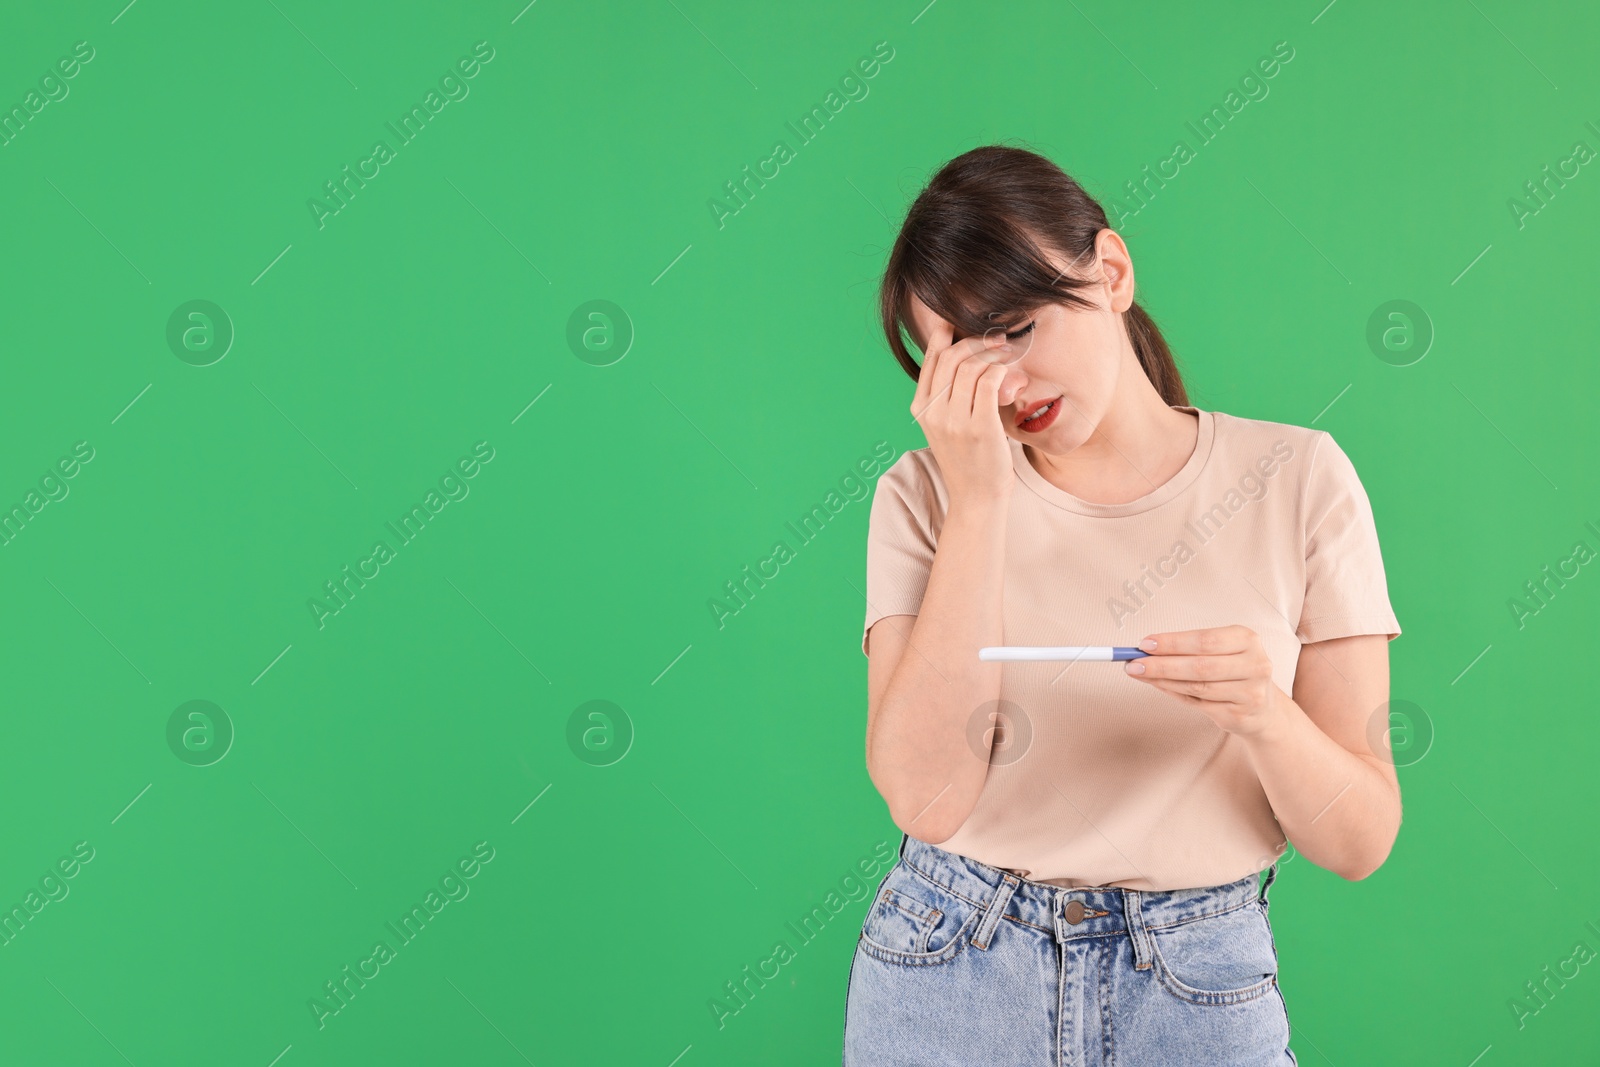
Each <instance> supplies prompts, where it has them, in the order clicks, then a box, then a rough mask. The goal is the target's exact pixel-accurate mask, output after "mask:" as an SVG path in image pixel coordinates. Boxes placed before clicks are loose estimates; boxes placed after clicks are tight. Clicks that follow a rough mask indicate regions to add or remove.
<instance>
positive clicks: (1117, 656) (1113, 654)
mask: <svg viewBox="0 0 1600 1067" xmlns="http://www.w3.org/2000/svg"><path fill="white" fill-rule="evenodd" d="M1149 654H1150V653H1148V652H1146V651H1144V650H1143V649H1140V648H1126V647H1124V646H1122V645H992V646H990V647H988V648H980V649H978V658H979V659H984V660H1001V661H1003V662H1008V663H1014V662H1032V661H1035V660H1090V661H1094V660H1100V661H1112V660H1126V659H1139V658H1141V657H1143V656H1148V655H1149Z"/></svg>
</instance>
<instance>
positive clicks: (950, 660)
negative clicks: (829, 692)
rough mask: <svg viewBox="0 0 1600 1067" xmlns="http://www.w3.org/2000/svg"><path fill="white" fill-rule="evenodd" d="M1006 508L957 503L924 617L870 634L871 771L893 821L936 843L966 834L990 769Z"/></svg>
mask: <svg viewBox="0 0 1600 1067" xmlns="http://www.w3.org/2000/svg"><path fill="white" fill-rule="evenodd" d="M1007 507H1008V503H1007V501H1006V500H1005V499H1003V498H1001V497H999V496H996V497H994V498H993V499H988V500H984V499H967V500H957V501H953V502H952V503H951V506H950V511H949V513H948V514H947V515H946V517H945V521H944V527H943V529H942V530H941V532H940V534H939V547H938V551H937V552H936V554H935V555H934V558H933V565H932V567H931V568H930V570H929V572H928V588H927V591H926V593H925V594H924V596H923V599H922V607H921V610H920V612H919V613H918V614H917V615H892V616H890V617H888V618H885V619H880V620H879V621H878V622H877V623H874V624H873V627H872V630H871V632H870V634H869V635H868V638H867V660H868V665H867V690H868V694H867V773H868V774H869V775H870V776H871V777H872V784H873V785H875V786H876V787H877V789H878V792H879V793H881V794H882V795H883V798H884V800H885V801H886V802H887V803H888V805H889V814H890V816H891V817H892V818H893V819H894V822H895V825H896V826H898V827H900V829H902V830H904V831H905V832H906V833H908V834H910V835H911V836H912V837H915V838H918V839H919V840H922V841H926V842H928V843H929V844H934V845H936V844H938V843H939V842H941V841H944V840H946V839H947V838H949V837H950V836H951V835H952V834H954V833H955V832H956V831H957V830H958V829H960V828H961V824H962V823H964V822H965V821H966V819H967V816H968V815H969V814H971V812H972V809H973V807H975V806H976V805H977V803H978V795H979V793H981V792H982V791H983V783H984V779H985V778H987V777H988V773H989V760H988V754H989V750H990V748H991V746H992V743H993V740H994V735H993V730H994V723H993V722H991V721H989V720H987V719H986V718H985V717H984V716H985V712H987V711H989V710H991V708H992V707H993V702H994V701H996V700H997V699H998V698H999V694H1000V667H1001V664H999V663H997V662H984V661H981V660H979V659H978V649H979V648H981V647H983V646H985V645H998V644H1000V643H1001V590H1002V588H1003V584H1002V568H1003V566H1004V563H1005V533H1006V515H1007ZM908 631H909V632H908ZM985 705H989V707H986V706H985ZM980 753H981V755H980Z"/></svg>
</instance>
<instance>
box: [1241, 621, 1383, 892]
mask: <svg viewBox="0 0 1600 1067" xmlns="http://www.w3.org/2000/svg"><path fill="white" fill-rule="evenodd" d="M1272 692H1273V694H1274V695H1275V697H1276V698H1277V699H1276V700H1275V701H1274V702H1273V711H1272V713H1271V714H1269V715H1267V716H1266V717H1265V718H1264V719H1263V720H1262V722H1261V725H1260V728H1259V729H1258V730H1255V731H1253V732H1250V733H1245V734H1242V735H1241V736H1242V739H1243V740H1244V743H1245V751H1246V752H1248V753H1249V756H1250V762H1251V765H1252V766H1253V767H1254V768H1255V771H1256V774H1257V776H1258V777H1259V778H1260V779H1261V785H1262V788H1263V789H1265V790H1266V794H1267V799H1268V800H1269V801H1271V803H1272V810H1273V811H1274V812H1275V813H1276V814H1277V817H1278V824H1279V825H1280V826H1282V827H1283V830H1284V834H1285V835H1286V836H1287V837H1288V838H1289V840H1290V841H1293V842H1294V846H1295V848H1296V849H1297V850H1298V851H1299V852H1300V853H1301V854H1302V855H1304V856H1305V857H1306V858H1307V859H1309V860H1310V861H1311V862H1312V863H1315V864H1316V865H1317V866H1319V867H1322V868H1325V869H1327V870H1330V871H1333V872H1334V873H1335V874H1337V875H1339V876H1340V877H1342V878H1347V879H1350V880H1351V881H1356V880H1359V879H1362V878H1365V877H1367V875H1369V874H1371V873H1372V872H1373V871H1376V870H1377V869H1378V868H1379V867H1381V866H1382V865H1383V862H1384V860H1386V859H1388V857H1389V850H1390V849H1391V848H1393V847H1394V841H1395V837H1396V836H1397V835H1398V834H1399V832H1400V819H1401V808H1400V781H1399V779H1398V778H1397V777H1396V775H1395V770H1394V758H1393V755H1392V753H1391V752H1390V750H1389V745H1388V731H1389V639H1388V637H1387V636H1386V635H1384V634H1361V635H1359V636H1356V637H1341V638H1337V639H1335V640H1332V641H1318V642H1316V643H1315V644H1309V645H1305V646H1303V647H1302V648H1301V650H1300V661H1299V665H1298V666H1297V667H1296V668H1295V679H1294V696H1293V697H1292V698H1291V697H1290V696H1289V695H1288V694H1286V693H1284V691H1283V690H1282V689H1279V688H1278V687H1277V686H1273V687H1272ZM1374 743H1376V745H1377V750H1376V751H1374V747H1373V746H1374Z"/></svg>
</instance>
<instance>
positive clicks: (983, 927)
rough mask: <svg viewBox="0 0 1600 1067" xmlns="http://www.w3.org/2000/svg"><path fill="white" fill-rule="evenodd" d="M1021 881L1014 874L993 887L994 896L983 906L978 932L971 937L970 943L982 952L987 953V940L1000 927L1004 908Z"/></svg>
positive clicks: (1008, 875) (1005, 877)
mask: <svg viewBox="0 0 1600 1067" xmlns="http://www.w3.org/2000/svg"><path fill="white" fill-rule="evenodd" d="M1021 884H1022V880H1021V879H1020V878H1018V877H1017V876H1016V875H1014V874H1007V875H1005V876H1004V878H1003V879H1002V881H1001V882H1000V884H999V885H998V886H996V887H995V891H994V896H992V897H990V898H989V903H988V904H986V905H984V909H983V921H982V922H981V923H979V924H978V932H977V933H975V934H973V935H972V943H973V945H974V946H976V947H977V948H981V949H983V951H985V952H987V951H989V939H990V938H991V937H993V936H994V928H995V927H997V926H999V925H1000V920H1001V918H1003V917H1004V916H1005V913H1006V906H1007V905H1008V904H1010V903H1011V894H1012V893H1015V892H1016V891H1017V886H1019V885H1021Z"/></svg>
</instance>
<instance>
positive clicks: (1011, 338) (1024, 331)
mask: <svg viewBox="0 0 1600 1067" xmlns="http://www.w3.org/2000/svg"><path fill="white" fill-rule="evenodd" d="M1034 325H1035V324H1034V323H1031V322H1030V323H1028V325H1026V326H1024V327H1023V328H1022V329H1020V330H1018V331H1016V332H1015V333H1008V334H1006V340H1008V341H1015V340H1016V339H1017V338H1019V337H1021V336H1023V335H1024V334H1027V333H1032V332H1033V327H1034Z"/></svg>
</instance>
